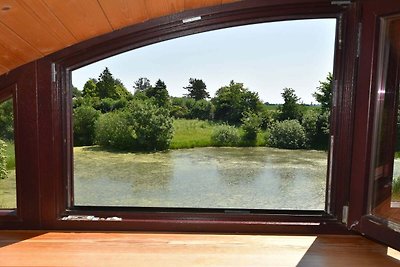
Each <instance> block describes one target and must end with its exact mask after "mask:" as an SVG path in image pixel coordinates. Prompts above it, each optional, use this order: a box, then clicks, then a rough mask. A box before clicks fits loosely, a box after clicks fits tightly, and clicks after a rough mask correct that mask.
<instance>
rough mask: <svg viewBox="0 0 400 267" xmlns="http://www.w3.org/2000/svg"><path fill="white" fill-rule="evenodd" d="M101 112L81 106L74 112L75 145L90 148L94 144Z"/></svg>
mask: <svg viewBox="0 0 400 267" xmlns="http://www.w3.org/2000/svg"><path fill="white" fill-rule="evenodd" d="M99 115H100V112H99V111H97V110H95V109H94V108H92V107H91V106H80V107H78V108H75V109H74V111H73V123H74V124H73V128H74V145H76V146H90V145H93V143H94V137H95V123H96V121H97V119H98V117H99Z"/></svg>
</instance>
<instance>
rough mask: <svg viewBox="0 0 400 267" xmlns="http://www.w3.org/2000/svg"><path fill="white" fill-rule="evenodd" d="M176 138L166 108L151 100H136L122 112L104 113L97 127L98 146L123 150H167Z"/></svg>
mask: <svg viewBox="0 0 400 267" xmlns="http://www.w3.org/2000/svg"><path fill="white" fill-rule="evenodd" d="M172 135H173V126H172V119H171V117H170V115H169V112H168V110H167V109H165V108H159V107H157V106H156V105H155V104H152V103H151V102H149V101H133V102H130V103H129V104H128V106H127V108H126V109H125V110H123V111H115V112H110V113H107V114H104V115H102V116H101V117H100V119H99V120H98V123H97V124H96V143H97V144H99V145H101V146H105V147H111V148H116V149H121V150H131V151H135V150H146V151H153V150H165V149H167V148H168V147H169V145H170V143H171V140H172Z"/></svg>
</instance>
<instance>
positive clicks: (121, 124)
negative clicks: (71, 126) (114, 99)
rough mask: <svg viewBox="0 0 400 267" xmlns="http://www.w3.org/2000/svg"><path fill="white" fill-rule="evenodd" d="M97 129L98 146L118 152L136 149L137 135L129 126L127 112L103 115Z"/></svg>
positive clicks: (96, 140) (97, 123) (96, 139)
mask: <svg viewBox="0 0 400 267" xmlns="http://www.w3.org/2000/svg"><path fill="white" fill-rule="evenodd" d="M95 127H96V128H95V129H96V131H95V132H96V138H95V142H96V144H98V145H101V146H104V147H108V148H114V149H118V150H132V149H133V148H134V146H135V138H136V133H135V130H134V129H133V126H132V125H130V124H129V121H128V113H127V112H125V111H115V112H110V113H106V114H102V115H101V116H100V117H99V119H98V120H97V122H96V125H95Z"/></svg>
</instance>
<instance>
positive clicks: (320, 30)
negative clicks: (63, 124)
mask: <svg viewBox="0 0 400 267" xmlns="http://www.w3.org/2000/svg"><path fill="white" fill-rule="evenodd" d="M335 27H336V20H335V19H318V20H298V21H285V22H274V23H262V24H255V25H247V26H241V27H233V28H228V29H222V30H216V31H210V32H205V33H200V34H195V35H191V36H186V37H181V38H177V39H173V40H168V41H164V42H161V43H156V44H153V45H149V46H146V47H143V48H139V49H135V50H133V51H130V52H127V53H124V54H120V55H118V56H115V57H112V58H108V59H105V60H102V61H99V62H96V63H94V64H91V65H88V66H86V67H83V68H80V69H77V70H74V71H73V72H72V97H73V140H74V149H73V158H74V161H73V162H74V169H73V172H74V175H73V179H74V180H73V184H74V188H73V193H74V205H76V206H128V207H161V208H164V207H171V208H180V207H185V208H223V209H231V208H237V209H290V210H324V208H325V193H326V180H327V177H326V173H327V155H328V150H329V145H328V140H329V128H330V127H329V122H330V107H331V97H332V79H333V78H332V74H331V73H332V70H333V56H334V43H335Z"/></svg>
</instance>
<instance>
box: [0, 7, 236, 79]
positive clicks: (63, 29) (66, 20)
mask: <svg viewBox="0 0 400 267" xmlns="http://www.w3.org/2000/svg"><path fill="white" fill-rule="evenodd" d="M234 1H237V0H0V75H1V74H4V73H6V72H9V71H10V70H12V69H14V68H16V67H18V66H21V65H23V64H25V63H28V62H31V61H33V60H36V59H38V58H41V57H43V56H45V55H48V54H50V53H53V52H55V51H58V50H61V49H63V48H65V47H68V46H71V45H73V44H76V43H79V42H81V41H84V40H87V39H90V38H93V37H95V36H99V35H102V34H105V33H108V32H111V31H113V30H117V29H120V28H123V27H126V26H128V25H133V24H137V23H141V22H144V21H146V20H150V19H153V18H157V17H161V16H165V15H169V14H174V13H178V12H181V11H184V10H189V9H194V8H200V7H206V6H214V5H221V4H224V3H229V2H234Z"/></svg>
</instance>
